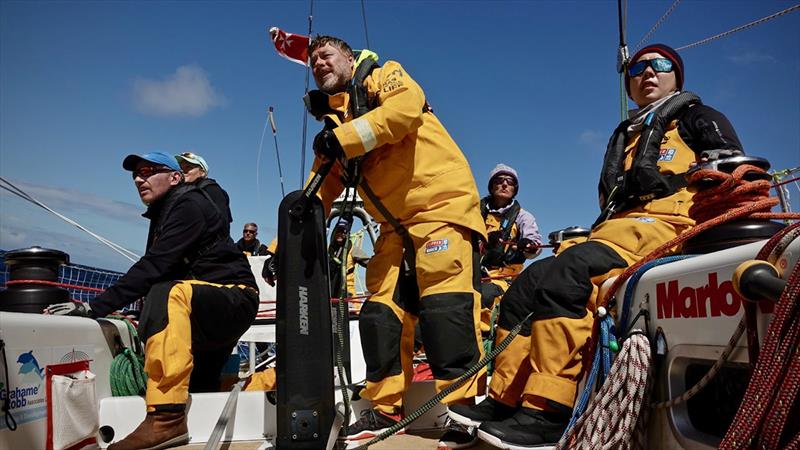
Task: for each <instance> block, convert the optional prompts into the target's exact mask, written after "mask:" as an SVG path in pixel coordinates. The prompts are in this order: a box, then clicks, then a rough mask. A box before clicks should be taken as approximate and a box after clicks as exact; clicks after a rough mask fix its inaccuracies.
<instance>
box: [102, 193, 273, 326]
mask: <svg viewBox="0 0 800 450" xmlns="http://www.w3.org/2000/svg"><path fill="white" fill-rule="evenodd" d="M213 186H214V187H213V188H209V187H208V186H206V187H205V189H206V192H207V193H208V194H209V195H208V197H207V196H206V195H204V194H203V192H202V191H201V189H200V188H198V187H197V186H195V185H191V184H181V185H178V186H176V187H174V188H172V190H171V191H170V192H168V193H167V194H166V195H165V196H164V197H163V198H162V199H159V200H158V201H157V202H156V203H154V204H152V205H150V207H149V208H148V209H147V211H146V212H145V213H144V214H143V216H144V217H146V218H148V219H150V230H149V232H148V237H147V250H146V252H145V254H144V256H142V257H141V259H139V261H137V262H136V264H134V265H133V266H132V267H131V268H130V269H128V272H127V273H126V274H125V275H124V276H123V277H122V278H120V279H119V280H118V281H117V282H116V283H115V284H114V285H113V286H111V287H110V288H109V289H108V290H106V291H105V292H103V293H102V294H100V295H99V296H97V297H96V298H94V299H93V300H92V301H91V308H92V314H93V315H94V316H96V317H103V316H105V315H107V314H109V313H111V312H113V311H116V310H117V309H119V308H122V307H124V306H126V305H128V304H130V303H132V302H134V301H136V300H138V299H139V298H141V297H143V296H145V295H147V293H148V291H150V288H151V287H152V286H153V285H154V284H156V283H160V282H164V281H172V280H187V279H196V280H202V281H207V282H209V283H217V284H235V285H244V286H249V287H252V288H255V289H257V286H256V281H255V278H254V277H253V273H252V271H251V270H250V264H249V263H248V261H247V258H246V257H245V256H244V255H243V254H242V252H240V251H239V249H237V248H236V246H235V245H234V243H233V240H232V239H231V238H230V233H229V232H230V222H229V218H230V210H229V208H228V205H227V204H225V202H224V201H222V196H220V195H219V194H220V192H216V190H217V189H219V191H221V192H222V193H223V194H224V193H225V191H224V190H222V188H221V187H219V185H217V184H216V183H213ZM224 198H227V194H225V195H224ZM212 199H213V200H212ZM212 202H213V204H212Z"/></svg>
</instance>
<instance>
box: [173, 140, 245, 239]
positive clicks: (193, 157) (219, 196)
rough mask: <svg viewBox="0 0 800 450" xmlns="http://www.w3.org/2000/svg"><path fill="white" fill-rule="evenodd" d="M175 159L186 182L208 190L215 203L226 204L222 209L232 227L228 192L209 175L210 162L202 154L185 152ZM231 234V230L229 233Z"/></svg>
mask: <svg viewBox="0 0 800 450" xmlns="http://www.w3.org/2000/svg"><path fill="white" fill-rule="evenodd" d="M175 160H176V161H178V164H179V165H180V166H181V172H183V179H184V182H186V183H192V184H194V185H195V186H197V187H200V188H202V189H203V191H205V192H207V193H208V194H209V195H210V196H211V197H212V198H213V199H214V203H213V204H219V205H225V208H224V209H223V210H221V211H222V213H223V214H226V215H227V216H228V226H229V227H230V224H231V222H233V215H232V214H231V209H230V198H229V197H228V193H227V192H225V190H224V189H222V187H221V186H220V185H219V184H218V183H217V181H216V180H214V179H213V178H209V177H208V170H209V169H208V163H206V160H205V158H203V157H202V156H200V155H198V154H196V153H192V152H183V153H179V154H177V155H175ZM228 234H230V232H229V233H228Z"/></svg>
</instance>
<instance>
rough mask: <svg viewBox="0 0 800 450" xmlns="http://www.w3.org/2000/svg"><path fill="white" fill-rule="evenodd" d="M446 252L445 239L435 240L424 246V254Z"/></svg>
mask: <svg viewBox="0 0 800 450" xmlns="http://www.w3.org/2000/svg"><path fill="white" fill-rule="evenodd" d="M445 250H447V239H436V240H433V241H428V242H427V243H426V244H425V253H436V252H443V251H445Z"/></svg>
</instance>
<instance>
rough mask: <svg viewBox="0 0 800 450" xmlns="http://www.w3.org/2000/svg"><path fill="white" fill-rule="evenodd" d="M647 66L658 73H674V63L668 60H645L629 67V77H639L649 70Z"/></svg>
mask: <svg viewBox="0 0 800 450" xmlns="http://www.w3.org/2000/svg"><path fill="white" fill-rule="evenodd" d="M647 66H650V67H652V68H653V70H654V71H656V72H658V73H667V72H672V61H670V60H668V59H667V58H656V59H643V60H641V61H637V62H635V63H633V64H631V65H630V67H628V76H631V77H638V76H639V75H641V74H642V72H644V71H645V70H646V69H647Z"/></svg>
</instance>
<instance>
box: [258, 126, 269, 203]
mask: <svg viewBox="0 0 800 450" xmlns="http://www.w3.org/2000/svg"><path fill="white" fill-rule="evenodd" d="M268 123H269V117H267V119H266V120H265V121H264V129H263V130H261V140H260V141H259V142H258V155H257V156H256V198H257V203H256V204H258V205H261V179H260V172H261V149H262V148H264V135H266V134H267V124H268Z"/></svg>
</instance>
